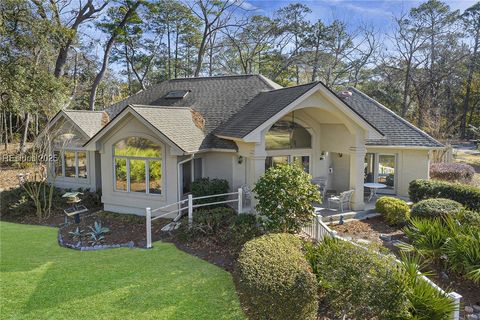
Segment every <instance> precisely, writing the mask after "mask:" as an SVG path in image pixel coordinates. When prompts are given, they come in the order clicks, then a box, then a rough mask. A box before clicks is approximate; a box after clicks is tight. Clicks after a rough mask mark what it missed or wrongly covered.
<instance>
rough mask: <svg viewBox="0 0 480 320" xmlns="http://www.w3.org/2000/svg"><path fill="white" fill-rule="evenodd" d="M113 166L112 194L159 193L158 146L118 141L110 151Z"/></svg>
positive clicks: (145, 141) (130, 139) (136, 140)
mask: <svg viewBox="0 0 480 320" xmlns="http://www.w3.org/2000/svg"><path fill="white" fill-rule="evenodd" d="M113 162H114V166H115V190H116V191H126V192H142V193H147V194H161V193H162V147H161V146H160V145H158V144H156V143H155V142H153V141H151V140H148V139H145V138H141V137H128V138H125V139H122V140H120V141H118V142H117V143H115V145H114V147H113ZM147 186H148V187H147Z"/></svg>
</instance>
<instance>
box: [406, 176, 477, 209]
mask: <svg viewBox="0 0 480 320" xmlns="http://www.w3.org/2000/svg"><path fill="white" fill-rule="evenodd" d="M408 194H409V196H410V199H411V200H412V201H413V202H418V201H421V200H424V199H430V198H446V199H451V200H454V201H457V202H460V203H461V204H463V205H464V206H465V207H466V208H468V209H470V210H475V211H480V188H477V187H474V186H470V185H466V184H458V183H449V182H443V181H435V180H421V179H420V180H413V181H412V182H410V186H409V189H408Z"/></svg>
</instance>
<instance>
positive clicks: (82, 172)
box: [77, 151, 87, 178]
mask: <svg viewBox="0 0 480 320" xmlns="http://www.w3.org/2000/svg"><path fill="white" fill-rule="evenodd" d="M77 158H78V177H79V178H86V177H87V153H86V152H84V151H82V152H77Z"/></svg>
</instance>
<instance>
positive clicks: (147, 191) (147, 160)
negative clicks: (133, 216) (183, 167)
mask: <svg viewBox="0 0 480 320" xmlns="http://www.w3.org/2000/svg"><path fill="white" fill-rule="evenodd" d="M139 137H140V138H143V139H148V140H151V141H153V140H152V139H151V138H145V137H142V136H139ZM127 138H129V137H126V138H123V139H127ZM123 139H120V140H118V141H117V142H116V143H114V144H113V145H112V163H113V191H114V192H120V193H129V194H132V195H148V196H153V197H161V198H163V197H164V192H165V191H164V177H165V161H164V158H165V156H164V155H165V148H164V147H163V144H161V143H158V142H156V141H154V142H156V143H158V145H159V147H160V152H161V154H162V156H161V157H160V158H149V157H135V156H116V155H115V145H116V144H117V143H118V142H119V141H121V140H123ZM115 159H125V160H126V167H127V168H126V171H127V172H126V173H127V190H119V189H117V163H116V161H115ZM130 160H143V161H145V192H138V191H131V189H130ZM150 160H153V161H160V162H161V167H162V168H161V170H162V175H161V178H160V185H161V192H160V193H150Z"/></svg>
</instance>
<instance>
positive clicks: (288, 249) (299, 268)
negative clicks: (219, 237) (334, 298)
mask: <svg viewBox="0 0 480 320" xmlns="http://www.w3.org/2000/svg"><path fill="white" fill-rule="evenodd" d="M237 272H238V282H239V283H238V289H239V292H240V297H241V300H242V302H243V305H244V306H245V307H246V308H247V310H248V312H247V313H248V315H249V318H250V319H254V320H257V319H258V320H263V319H271V320H296V319H298V320H300V319H301V320H309V319H311V320H313V319H316V318H317V308H318V296H317V281H316V279H315V275H314V274H312V273H311V272H310V266H309V265H308V262H307V261H306V259H305V256H304V254H303V252H302V248H301V241H300V240H299V239H298V238H297V237H296V236H294V235H291V234H285V233H283V234H281V233H277V234H270V235H265V236H262V237H260V238H256V239H254V240H252V241H249V242H247V243H246V244H245V246H244V247H243V249H242V251H241V252H240V255H239V258H238V268H237Z"/></svg>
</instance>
